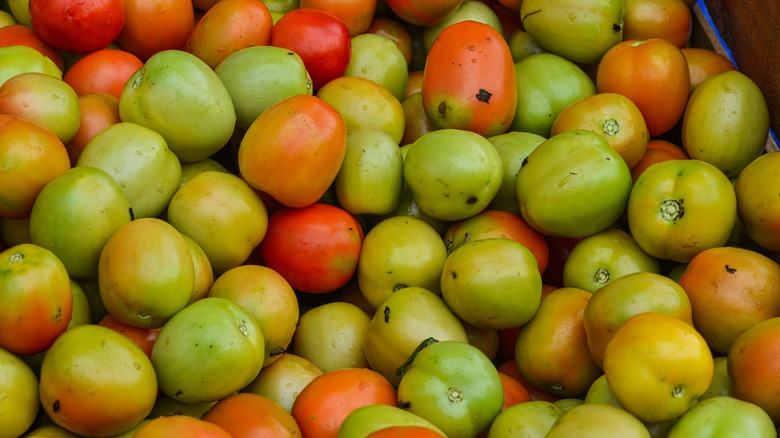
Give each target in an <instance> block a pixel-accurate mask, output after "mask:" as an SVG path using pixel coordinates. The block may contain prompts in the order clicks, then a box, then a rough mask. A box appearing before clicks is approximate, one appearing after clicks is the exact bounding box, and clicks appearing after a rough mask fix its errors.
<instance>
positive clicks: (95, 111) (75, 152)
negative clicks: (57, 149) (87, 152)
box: [65, 93, 122, 166]
mask: <svg viewBox="0 0 780 438" xmlns="http://www.w3.org/2000/svg"><path fill="white" fill-rule="evenodd" d="M79 110H80V112H81V122H80V123H79V129H78V131H76V135H74V136H73V138H71V139H70V141H69V142H68V143H67V144H66V145H65V148H66V149H67V151H68V156H69V157H70V164H71V166H75V165H76V162H77V161H78V159H79V157H80V156H81V151H83V150H84V146H86V145H87V142H88V141H89V140H91V139H92V137H94V136H95V134H97V133H98V132H100V131H102V130H104V129H106V128H107V127H109V126H111V125H113V124H114V123H119V122H121V121H122V120H121V119H120V118H119V99H118V98H116V97H114V96H112V95H110V94H105V93H88V94H84V95H81V96H79Z"/></svg>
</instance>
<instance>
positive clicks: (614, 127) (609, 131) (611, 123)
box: [601, 119, 620, 137]
mask: <svg viewBox="0 0 780 438" xmlns="http://www.w3.org/2000/svg"><path fill="white" fill-rule="evenodd" d="M601 130H602V131H604V134H606V135H608V136H610V137H614V136H616V135H618V133H619V132H620V122H618V121H617V120H615V119H608V120H605V121H604V123H603V124H602V125H601Z"/></svg>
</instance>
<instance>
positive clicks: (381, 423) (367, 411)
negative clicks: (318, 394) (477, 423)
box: [338, 404, 444, 438]
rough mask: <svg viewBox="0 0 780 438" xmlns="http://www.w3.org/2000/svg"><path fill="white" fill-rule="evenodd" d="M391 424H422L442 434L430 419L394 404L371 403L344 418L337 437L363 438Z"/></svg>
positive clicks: (391, 425)
mask: <svg viewBox="0 0 780 438" xmlns="http://www.w3.org/2000/svg"><path fill="white" fill-rule="evenodd" d="M393 426H422V427H426V428H428V429H431V430H433V431H435V432H438V433H441V434H443V433H444V432H442V431H441V429H439V428H438V427H436V426H434V425H433V423H431V422H430V421H428V420H426V419H424V418H422V417H420V416H419V415H415V414H413V413H411V412H409V411H405V410H403V409H401V408H399V407H396V406H390V405H384V404H372V405H366V406H362V407H359V408H357V409H355V410H354V411H352V412H350V413H349V415H347V416H346V418H344V422H343V423H341V427H340V428H339V434H338V437H339V438H364V437H366V436H368V435H369V434H371V433H372V432H376V431H378V430H381V429H385V428H388V427H393Z"/></svg>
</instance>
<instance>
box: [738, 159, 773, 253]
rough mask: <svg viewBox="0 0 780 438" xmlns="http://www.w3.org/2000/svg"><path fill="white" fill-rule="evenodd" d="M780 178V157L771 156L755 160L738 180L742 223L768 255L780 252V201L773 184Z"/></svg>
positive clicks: (746, 231)
mask: <svg viewBox="0 0 780 438" xmlns="http://www.w3.org/2000/svg"><path fill="white" fill-rule="evenodd" d="M778 175H780V153H777V152H770V153H766V154H763V155H760V156H759V157H758V158H756V159H755V160H753V161H752V162H751V163H750V164H749V165H748V166H747V167H745V169H744V170H743V171H742V172H741V173H740V174H739V176H738V177H737V182H736V183H735V185H734V190H735V192H736V195H737V209H738V213H739V219H740V221H741V223H742V226H743V227H744V230H745V233H746V234H747V235H748V236H749V237H750V238H751V239H752V240H753V241H754V242H756V243H757V244H758V245H760V246H761V247H763V248H766V249H767V250H769V251H778V250H780V221H778V220H777V219H776V218H777V217H779V216H780V199H778V197H777V196H774V195H773V194H772V192H773V190H767V188H768V187H771V185H772V183H773V181H775V180H776V178H777V176H778Z"/></svg>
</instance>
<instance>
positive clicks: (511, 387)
mask: <svg viewBox="0 0 780 438" xmlns="http://www.w3.org/2000/svg"><path fill="white" fill-rule="evenodd" d="M498 376H499V377H500V378H501V385H503V387H504V408H503V409H506V408H508V407H510V406H514V405H516V404H518V403H522V402H527V401H531V395H530V394H529V393H528V390H527V389H525V386H523V384H522V383H520V382H519V381H518V380H517V379H515V378H514V377H512V376H510V375H509V374H507V373H504V372H501V371H499V372H498Z"/></svg>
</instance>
